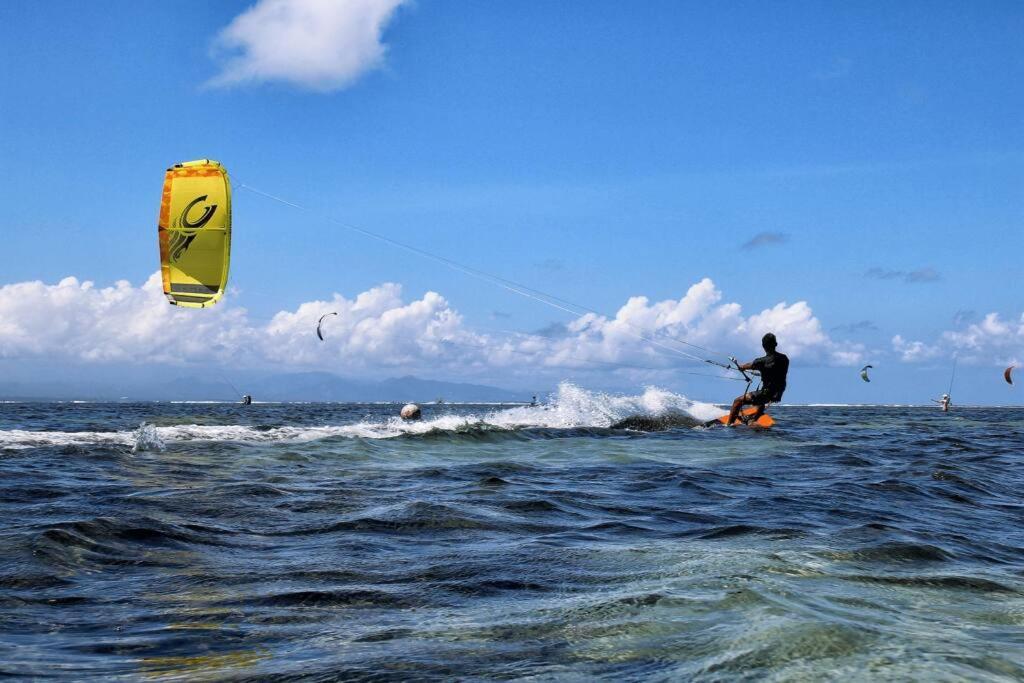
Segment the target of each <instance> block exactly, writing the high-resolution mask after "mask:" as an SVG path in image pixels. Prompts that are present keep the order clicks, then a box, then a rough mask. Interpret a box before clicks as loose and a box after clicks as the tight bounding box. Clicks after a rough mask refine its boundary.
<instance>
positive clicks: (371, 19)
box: [210, 0, 404, 92]
mask: <svg viewBox="0 0 1024 683" xmlns="http://www.w3.org/2000/svg"><path fill="white" fill-rule="evenodd" d="M403 2H404V0H260V1H259V2H257V3H256V4H255V5H253V6H252V7H250V8H249V9H247V10H246V11H245V12H243V13H242V14H240V15H238V16H237V17H235V18H234V19H233V20H232V22H231V23H230V24H229V25H228V26H227V27H226V28H225V29H224V30H222V31H221V32H220V34H219V36H218V37H217V41H216V44H217V46H218V47H219V48H221V49H223V50H225V51H227V52H228V53H229V56H227V58H226V61H225V63H224V65H223V69H222V70H221V73H220V74H219V75H217V76H216V77H214V78H213V79H212V80H211V81H210V83H211V84H212V85H217V86H230V85H237V84H242V83H256V82H263V81H281V82H286V83H291V84H293V85H298V86H300V87H303V88H308V89H311V90H317V91H321V92H329V91H332V90H338V89H341V88H344V87H346V86H348V85H350V84H351V83H353V82H354V81H355V80H356V79H358V78H359V77H360V76H361V75H362V74H363V73H365V72H366V71H368V70H370V69H373V68H375V67H377V66H378V65H379V64H380V63H381V61H382V60H383V58H384V53H385V50H386V47H385V45H384V44H383V43H382V42H381V34H382V33H383V31H384V28H385V27H386V26H387V24H388V22H389V21H390V20H391V18H392V16H394V13H395V10H396V9H398V7H399V5H401V4H402V3H403Z"/></svg>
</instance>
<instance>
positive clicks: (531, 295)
mask: <svg viewBox="0 0 1024 683" xmlns="http://www.w3.org/2000/svg"><path fill="white" fill-rule="evenodd" d="M235 186H236V187H238V188H241V189H245V190H248V191H250V192H252V193H254V194H258V195H260V196H262V197H265V198H267V199H270V200H273V201H275V202H278V203H280V204H283V205H285V206H290V207H292V208H294V209H298V210H299V211H304V212H306V213H313V214H315V213H316V212H315V211H313V210H312V209H310V208H308V207H305V206H302V205H301V204H296V203H295V202H292V201H289V200H287V199H283V198H281V197H277V196H275V195H272V194H270V193H269V192H264V191H263V190H260V189H257V188H255V187H253V186H251V185H247V184H246V183H243V182H237V183H236V184H235ZM321 215H322V214H321ZM322 217H323V218H324V219H325V220H327V221H329V222H331V223H334V224H335V225H338V226H340V227H342V228H345V229H346V230H350V231H352V232H355V233H358V234H360V235H363V236H365V237H370V238H371V239H375V240H377V241H379V242H383V243H385V244H388V245H390V246H393V247H398V248H399V249H403V250H405V251H408V252H410V253H413V254H416V255H417V256H420V257H422V258H426V259H429V260H431V261H435V262H437V263H440V264H442V265H444V266H446V267H448V268H450V269H452V270H455V271H457V272H460V273H462V274H464V275H469V276H470V277H473V278H476V279H478V280H482V281H484V282H488V283H490V284H492V285H495V286H496V287H500V288H502V289H505V290H507V291H510V292H513V293H514V294H518V295H520V296H522V297H525V298H527V299H532V300H533V301H537V302H539V303H542V304H544V305H546V306H549V307H551V308H554V309H556V310H559V311H563V312H565V313H569V314H570V315H573V316H576V317H579V316H582V315H583V314H584V313H591V314H593V315H598V316H602V317H607V316H603V314H602V313H601V312H600V311H597V310H595V309H592V308H590V307H588V306H582V305H580V304H576V303H573V302H571V301H568V300H566V299H562V298H560V297H557V296H555V295H553V294H548V293H547V292H544V291H541V290H539V289H534V288H532V287H528V286H527V285H523V284H521V283H518V282H516V281H514V280H509V279H507V278H503V277H501V276H499V275H494V274H492V273H488V272H487V271H483V270H480V269H478V268H473V267H472V266H467V265H465V264H462V263H459V262H458V261H455V260H453V259H449V258H446V257H444V256H440V255H438V254H434V253H432V252H429V251H426V250H425V249H420V248H419V247H414V246H412V245H410V244H406V243H404V242H399V241H398V240H395V239H392V238H390V237H387V236H385V235H381V234H379V233H376V232H373V231H371V230H366V229H365V228H360V227H359V226H357V225H352V224H351V223H346V222H344V221H340V220H338V219H335V218H332V217H330V216H326V215H322ZM622 322H625V321H622ZM625 324H626V325H627V326H628V327H630V328H633V329H639V328H637V327H636V326H635V325H633V324H632V323H628V322H625ZM627 334H630V335H631V336H633V337H636V338H637V339H641V340H643V341H646V342H647V343H648V344H651V345H652V346H656V347H658V348H660V349H662V350H664V351H668V352H670V353H674V354H676V355H679V356H682V357H683V358H686V359H688V360H691V361H694V362H700V363H710V364H712V365H717V366H719V367H722V368H725V369H727V370H730V371H734V370H735V369H736V368H734V367H732V366H731V365H726V364H724V363H719V362H716V361H713V360H711V359H709V358H705V357H702V356H698V355H696V354H693V353H690V352H688V351H684V350H682V349H677V348H673V347H671V346H668V345H666V344H664V343H662V342H660V341H658V340H657V339H653V338H651V337H650V336H648V335H646V334H644V333H642V332H634V331H628V330H627ZM663 336H664V338H665V340H666V341H671V342H675V343H676V344H681V345H684V346H687V347H690V348H693V349H696V350H698V351H704V352H705V353H707V354H710V355H716V356H721V357H723V358H730V359H731V357H730V356H728V355H726V354H724V353H720V352H717V351H712V350H711V349H707V348H705V347H703V346H700V345H698V344H693V343H691V342H688V341H685V340H682V339H676V338H675V337H670V336H668V335H663ZM744 376H745V375H744ZM721 379H731V378H726V377H722V378H721Z"/></svg>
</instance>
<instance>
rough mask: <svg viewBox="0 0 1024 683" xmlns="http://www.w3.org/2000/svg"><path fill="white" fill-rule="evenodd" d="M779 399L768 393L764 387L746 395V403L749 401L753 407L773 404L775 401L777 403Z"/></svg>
mask: <svg viewBox="0 0 1024 683" xmlns="http://www.w3.org/2000/svg"><path fill="white" fill-rule="evenodd" d="M781 399H782V397H781V396H778V395H776V394H775V393H774V392H770V391H768V390H767V389H765V388H764V387H761V388H760V389H758V390H757V391H751V392H750V393H749V394H747V401H749V402H750V403H752V404H753V405H755V406H763V405H767V404H769V403H775V402H776V401H779V400H781Z"/></svg>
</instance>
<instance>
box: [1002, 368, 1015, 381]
mask: <svg viewBox="0 0 1024 683" xmlns="http://www.w3.org/2000/svg"><path fill="white" fill-rule="evenodd" d="M1015 367H1017V366H1016V365H1011V366H1010V367H1008V368H1006V369H1005V370H1003V379H1005V380H1006V383H1007V384H1011V385H1012V384H1013V369H1014V368H1015Z"/></svg>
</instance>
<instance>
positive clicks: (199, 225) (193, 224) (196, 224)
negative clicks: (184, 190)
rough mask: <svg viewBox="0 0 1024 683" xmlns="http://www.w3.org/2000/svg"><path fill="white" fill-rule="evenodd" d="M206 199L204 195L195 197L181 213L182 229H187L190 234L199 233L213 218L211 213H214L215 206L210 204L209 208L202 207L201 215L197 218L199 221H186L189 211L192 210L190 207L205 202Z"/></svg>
mask: <svg viewBox="0 0 1024 683" xmlns="http://www.w3.org/2000/svg"><path fill="white" fill-rule="evenodd" d="M206 197H207V195H205V194H204V195H202V196H201V197H196V198H195V199H193V200H192V201H190V202H189V203H188V206H186V207H185V210H184V211H182V212H181V225H182V226H183V227H184V228H187V229H188V230H191V231H192V232H199V231H200V230H202V229H203V226H204V225H206V224H207V223H209V222H210V219H211V218H213V213H214V211H216V210H217V205H216V204H211V205H210V206H206V207H203V215H201V216H200V217H199V220H196V221H190V220H189V219H188V213H189V211H191V210H192V207H193V206H195V205H196V204H198V203H199V202H205V201H206Z"/></svg>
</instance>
